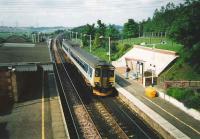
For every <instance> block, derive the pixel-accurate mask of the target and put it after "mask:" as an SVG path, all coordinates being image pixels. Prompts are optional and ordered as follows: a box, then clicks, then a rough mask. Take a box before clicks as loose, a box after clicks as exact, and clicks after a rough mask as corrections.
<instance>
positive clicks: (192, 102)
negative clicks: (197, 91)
mask: <svg viewBox="0 0 200 139" xmlns="http://www.w3.org/2000/svg"><path fill="white" fill-rule="evenodd" d="M184 105H185V106H186V107H188V108H196V109H199V108H200V95H195V96H190V97H189V98H188V99H186V100H185V101H184Z"/></svg>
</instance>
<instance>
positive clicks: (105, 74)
mask: <svg viewBox="0 0 200 139" xmlns="http://www.w3.org/2000/svg"><path fill="white" fill-rule="evenodd" d="M102 77H108V70H105V69H103V70H102Z"/></svg>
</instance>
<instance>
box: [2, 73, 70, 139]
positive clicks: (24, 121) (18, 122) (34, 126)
mask: <svg viewBox="0 0 200 139" xmlns="http://www.w3.org/2000/svg"><path fill="white" fill-rule="evenodd" d="M31 80H32V81H31ZM40 80H41V81H40ZM60 106H61V104H60V102H59V95H58V91H57V87H56V82H55V76H54V73H50V72H43V74H42V77H41V76H40V77H39V78H38V79H36V80H34V77H33V78H32V79H30V84H29V85H28V86H27V89H26V91H25V92H23V95H22V96H20V98H19V101H18V102H17V103H14V104H11V105H9V106H5V107H7V108H6V111H4V112H0V139H1V138H2V139H64V138H65V139H66V138H68V132H67V130H66V129H67V127H66V125H65V124H64V123H65V122H64V120H63V119H64V116H63V114H62V108H61V107H60Z"/></svg>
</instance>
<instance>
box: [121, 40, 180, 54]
mask: <svg viewBox="0 0 200 139" xmlns="http://www.w3.org/2000/svg"><path fill="white" fill-rule="evenodd" d="M161 41H165V42H166V44H160V43H161ZM118 42H119V43H121V44H130V45H135V44H136V45H139V44H141V43H143V42H145V43H146V45H145V46H147V47H153V45H152V44H155V48H158V49H164V50H170V51H175V52H178V53H179V52H180V51H181V49H182V47H183V46H182V45H181V44H178V43H176V42H174V41H172V40H169V39H167V38H131V39H124V40H120V41H118Z"/></svg>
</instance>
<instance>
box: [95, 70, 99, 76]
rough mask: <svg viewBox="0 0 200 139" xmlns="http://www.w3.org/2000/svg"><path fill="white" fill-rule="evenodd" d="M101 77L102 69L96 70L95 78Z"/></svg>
mask: <svg viewBox="0 0 200 139" xmlns="http://www.w3.org/2000/svg"><path fill="white" fill-rule="evenodd" d="M99 76H100V69H95V77H99Z"/></svg>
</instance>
